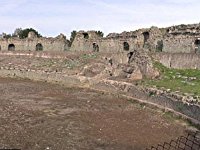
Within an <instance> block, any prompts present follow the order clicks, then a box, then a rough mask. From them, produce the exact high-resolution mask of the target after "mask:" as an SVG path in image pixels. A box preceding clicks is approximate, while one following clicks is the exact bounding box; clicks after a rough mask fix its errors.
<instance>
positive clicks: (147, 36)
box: [143, 32, 149, 43]
mask: <svg viewBox="0 0 200 150" xmlns="http://www.w3.org/2000/svg"><path fill="white" fill-rule="evenodd" d="M143 36H144V43H146V42H147V41H148V39H149V32H144V33H143Z"/></svg>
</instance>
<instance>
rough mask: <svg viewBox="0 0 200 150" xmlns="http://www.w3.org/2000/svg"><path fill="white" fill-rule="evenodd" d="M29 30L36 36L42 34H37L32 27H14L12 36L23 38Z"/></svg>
mask: <svg viewBox="0 0 200 150" xmlns="http://www.w3.org/2000/svg"><path fill="white" fill-rule="evenodd" d="M31 31H32V32H34V33H35V35H36V36H37V37H42V35H41V34H39V33H38V31H36V30H35V29H33V28H26V29H22V28H17V29H15V32H14V34H13V37H19V38H20V39H25V38H27V37H28V33H29V32H31Z"/></svg>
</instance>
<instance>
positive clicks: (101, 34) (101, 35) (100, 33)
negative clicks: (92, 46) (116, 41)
mask: <svg viewBox="0 0 200 150" xmlns="http://www.w3.org/2000/svg"><path fill="white" fill-rule="evenodd" d="M96 33H97V34H98V35H99V36H100V37H103V36H104V33H103V32H102V31H96Z"/></svg>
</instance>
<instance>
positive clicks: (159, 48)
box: [156, 40, 163, 52]
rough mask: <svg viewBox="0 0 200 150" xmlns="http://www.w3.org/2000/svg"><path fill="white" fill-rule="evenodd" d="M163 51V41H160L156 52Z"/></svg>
mask: <svg viewBox="0 0 200 150" xmlns="http://www.w3.org/2000/svg"><path fill="white" fill-rule="evenodd" d="M162 51H163V40H161V41H158V42H157V45H156V52H162Z"/></svg>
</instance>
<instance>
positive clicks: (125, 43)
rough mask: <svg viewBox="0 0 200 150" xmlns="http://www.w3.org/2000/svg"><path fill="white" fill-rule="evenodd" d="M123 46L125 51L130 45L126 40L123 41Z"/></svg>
mask: <svg viewBox="0 0 200 150" xmlns="http://www.w3.org/2000/svg"><path fill="white" fill-rule="evenodd" d="M123 46H124V50H125V51H129V49H130V46H129V44H128V42H124V44H123Z"/></svg>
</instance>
